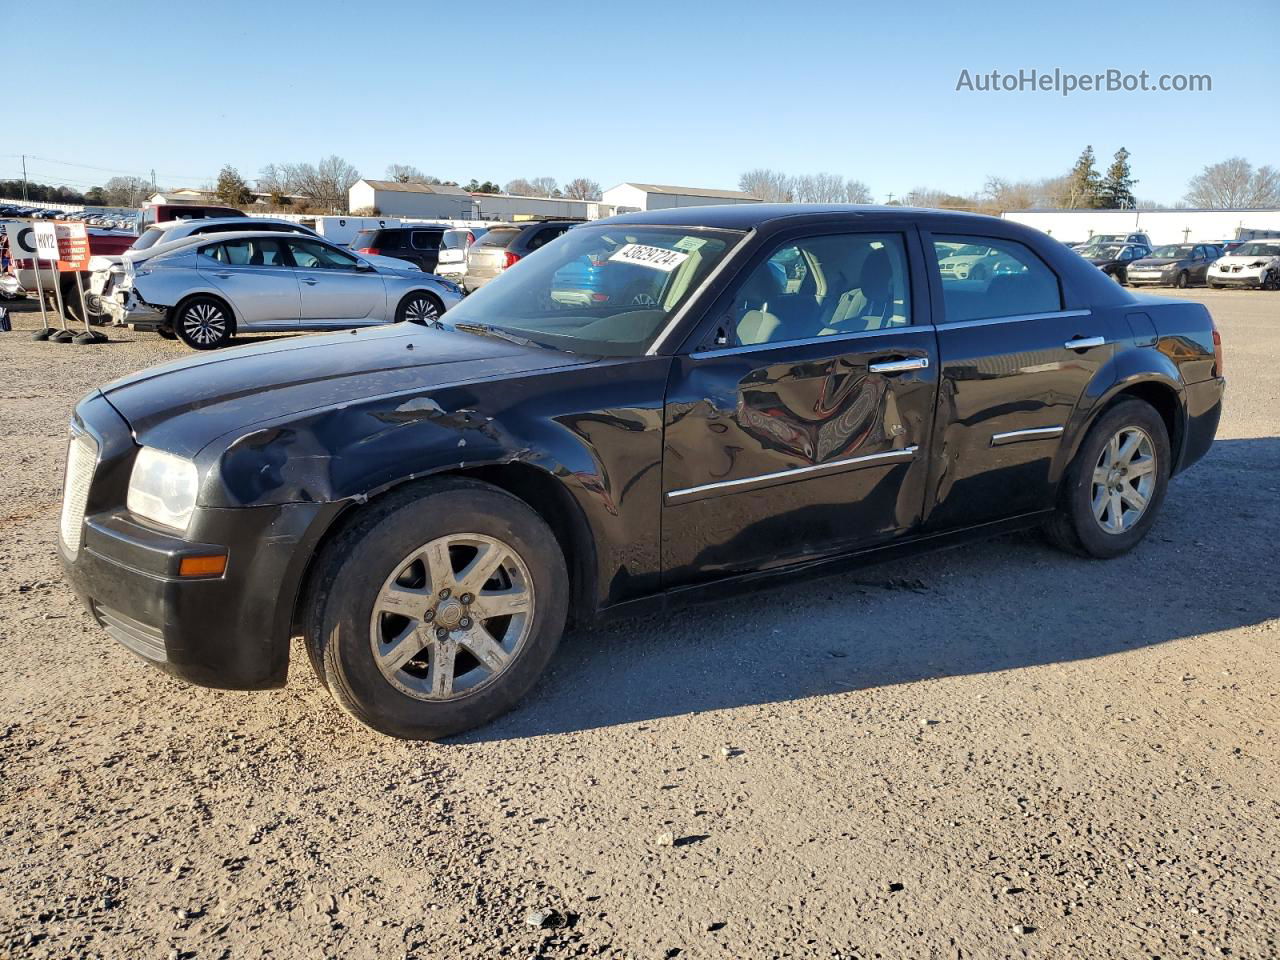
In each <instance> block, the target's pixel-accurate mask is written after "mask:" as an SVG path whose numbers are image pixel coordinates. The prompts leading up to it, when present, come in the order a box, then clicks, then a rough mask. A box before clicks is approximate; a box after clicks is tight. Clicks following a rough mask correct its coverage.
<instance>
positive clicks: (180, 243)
mask: <svg viewBox="0 0 1280 960" xmlns="http://www.w3.org/2000/svg"><path fill="white" fill-rule="evenodd" d="M254 238H258V239H266V240H282V239H294V240H319V241H320V242H321V243H325V244H327V245H328V246H331V247H336V246H338V244H336V243H333V242H332V241H329V240H325V238H324V237H318V236H316V235H314V234H310V233H307V234H299V235H298V236H296V237H292V238H286V237H284V236H282V235H281V233H280V231H279V230H227V231H224V232H223V233H215V234H211V235H210V234H199V233H197V234H192V235H191V236H189V237H179V238H178V239H177V240H170V241H169V242H167V243H163V244H159V243H158V244H156V246H155V247H152V248H151V249H159V248H160V247H164V252H165V253H170V252H172V251H174V250H179V249H181V248H182V247H185V246H195V245H197V244H201V243H222V242H223V241H225V240H252V239H254ZM142 252H143V253H145V252H146V251H145V250H144V251H142Z"/></svg>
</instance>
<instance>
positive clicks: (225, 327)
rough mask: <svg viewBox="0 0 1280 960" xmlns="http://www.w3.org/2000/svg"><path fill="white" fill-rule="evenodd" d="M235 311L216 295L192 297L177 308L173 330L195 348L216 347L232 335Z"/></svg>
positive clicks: (208, 348) (211, 348)
mask: <svg viewBox="0 0 1280 960" xmlns="http://www.w3.org/2000/svg"><path fill="white" fill-rule="evenodd" d="M231 323H232V321H231V311H230V310H228V309H227V305H226V304H224V303H223V302H222V301H221V300H215V299H214V298H213V297H192V298H191V299H190V300H186V301H183V302H182V303H180V304H179V305H178V308H177V309H176V310H174V317H173V331H174V333H176V334H177V335H178V339H179V340H181V341H182V342H183V343H185V344H186V345H187V346H188V347H191V348H192V349H193V350H216V349H217V348H218V347H221V346H223V345H224V344H225V343H227V342H228V341H229V340H230V339H231Z"/></svg>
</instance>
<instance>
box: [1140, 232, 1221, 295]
mask: <svg viewBox="0 0 1280 960" xmlns="http://www.w3.org/2000/svg"><path fill="white" fill-rule="evenodd" d="M1220 256H1222V250H1221V249H1220V248H1218V247H1217V246H1215V245H1214V244H1212V243H1170V244H1166V245H1165V246H1163V247H1156V248H1155V249H1154V250H1152V251H1151V252H1150V253H1149V254H1147V256H1145V257H1143V258H1142V259H1140V260H1134V261H1132V262H1131V263H1130V264H1129V268H1128V280H1129V283H1130V284H1131V285H1133V286H1135V287H1140V286H1145V285H1152V286H1162V287H1183V288H1185V287H1189V286H1191V284H1193V283H1204V282H1205V276H1206V274H1207V273H1208V272H1209V267H1210V266H1211V265H1212V264H1213V262H1214V261H1215V260H1217V259H1218V258H1219V257H1220Z"/></svg>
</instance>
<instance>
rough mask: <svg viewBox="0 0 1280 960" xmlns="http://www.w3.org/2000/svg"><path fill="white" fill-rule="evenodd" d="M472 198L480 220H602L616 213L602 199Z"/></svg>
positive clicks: (494, 195)
mask: <svg viewBox="0 0 1280 960" xmlns="http://www.w3.org/2000/svg"><path fill="white" fill-rule="evenodd" d="M471 199H472V201H473V202H474V203H475V205H476V210H477V211H478V212H477V213H476V219H479V220H525V219H529V218H532V217H538V218H550V217H562V218H564V219H566V220H599V219H600V218H601V217H611V216H613V213H614V210H613V207H611V206H610V205H609V204H607V203H601V202H600V201H599V200H570V199H569V198H568V197H521V196H517V195H515V194H510V193H473V194H471Z"/></svg>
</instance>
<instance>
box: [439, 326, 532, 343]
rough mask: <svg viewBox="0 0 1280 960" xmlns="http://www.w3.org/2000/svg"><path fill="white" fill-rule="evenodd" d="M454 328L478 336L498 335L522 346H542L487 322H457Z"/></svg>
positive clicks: (497, 336) (501, 338)
mask: <svg viewBox="0 0 1280 960" xmlns="http://www.w3.org/2000/svg"><path fill="white" fill-rule="evenodd" d="M453 329H455V330H458V331H460V332H462V333H474V334H475V335H476V336H478V337H496V338H497V339H499V340H506V341H507V342H508V343H514V344H518V345H519V346H522V347H540V346H542V344H540V343H534V342H533V341H532V340H529V339H527V338H525V337H518V336H516V335H515V334H514V333H507V331H505V330H503V329H501V328H499V327H494V326H491V325H489V324H487V323H455V324H454V325H453Z"/></svg>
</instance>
